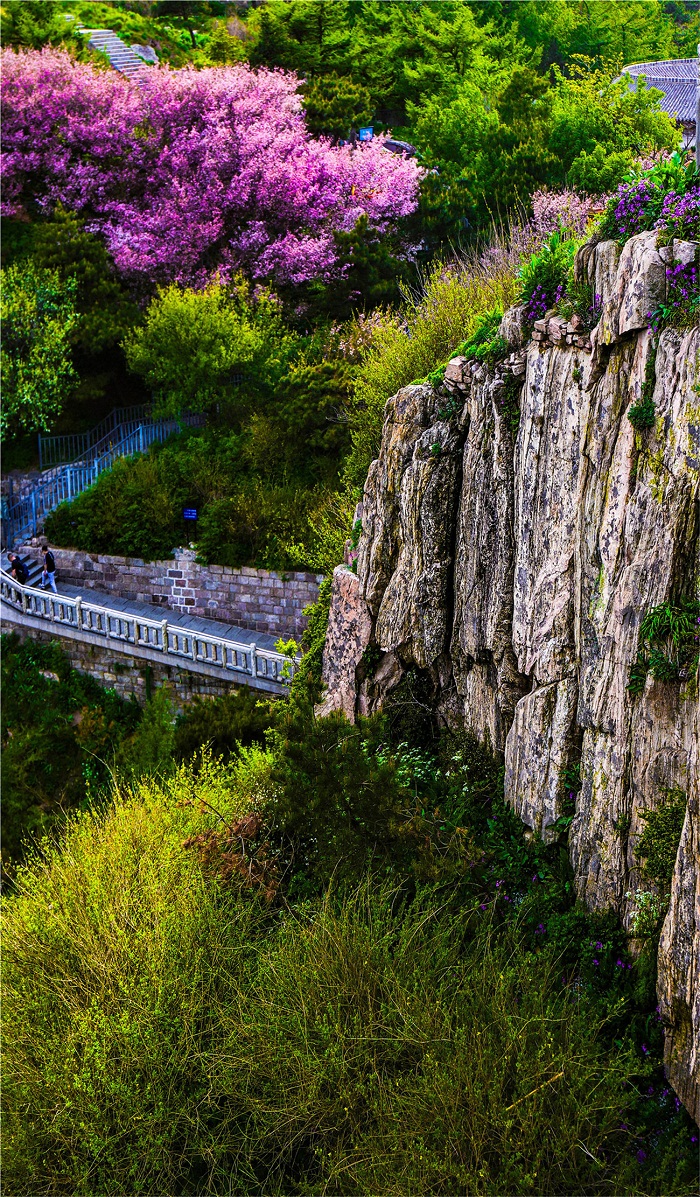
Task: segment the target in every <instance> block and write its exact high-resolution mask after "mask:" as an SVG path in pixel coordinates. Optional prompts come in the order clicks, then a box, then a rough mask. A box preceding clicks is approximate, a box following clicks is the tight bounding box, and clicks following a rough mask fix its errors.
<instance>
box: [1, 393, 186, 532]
mask: <svg viewBox="0 0 700 1197" xmlns="http://www.w3.org/2000/svg"><path fill="white" fill-rule="evenodd" d="M126 411H127V412H130V409H126ZM108 418H109V417H108ZM103 423H104V422H103ZM203 423H204V417H203V416H200V415H183V416H180V418H179V419H177V420H175V419H169V420H143V419H141V420H138V421H137V420H134V419H127V420H125V421H121V422H120V423H118V424H117V425H116V426H115V427H113V428H112V429H111V430H109V431H107V432H106V433H105V432H104V429H103V428H102V426H101V425H98V426H97V428H96V429H93V431H92V433H86V434H85V436H86V437H88V436H89V437H92V438H95V435H96V434H98V433H101V435H99V436H98V437H97V439H93V442H92V444H90V445H86V444H84V445H83V446H82V448H81V449H80V450H79V454H78V456H77V457H76V459H75V460H74V461H71V462H68V463H66V464H65V465H55V466H53V467H52V468H50V469H48V470H46V471H45V477H43V478H40V479H39V480H38V481H37V482H36V483H35V484H34V486H32V487H31V488H30V489H29V490H28V491H25V493H23V494H21V495H18V496H13V495H10V496H9V497H8V498H7V499H6V501H5V502H3V512H2V533H3V541H4V544H5V547H6V548H12V547H14V546H15V545H18V544H21V543H22V542H23V541H24V540H26V539H27V538H28V537H31V536H36V534H37V532H38V531H39V528H40V526H41V524H42V523H43V520H44V518H45V517H46V516H47V515H48V514H49V512H50V511H54V510H55V509H56V507H58V505H59V503H65V502H70V501H71V500H72V499H75V498H76V496H77V495H79V494H81V493H82V492H83V491H84V490H87V488H88V487H89V486H92V484H93V483H94V482H96V481H97V479H98V478H99V476H100V474H101V473H103V471H104V470H108V469H110V467H111V466H112V465H113V464H114V462H115V461H116V460H117V458H118V457H129V456H131V455H132V454H133V453H143V452H145V450H146V449H148V447H149V445H152V444H154V442H156V441H159V442H162V441H164V440H167V438H168V437H169V436H172V434H173V433H174V432H179V431H180V430H181V428H182V427H183V426H188V427H201V426H202V425H203ZM46 439H52V440H57V441H63V440H68V439H70V438H63V437H56V438H46ZM57 451H58V450H57Z"/></svg>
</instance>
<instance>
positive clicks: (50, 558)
mask: <svg viewBox="0 0 700 1197" xmlns="http://www.w3.org/2000/svg"><path fill="white" fill-rule="evenodd" d="M47 582H48V584H49V586H50V587H51V589H52V590H53V592H54V594H58V591H57V590H56V562H55V560H54V555H53V553H52V552H51V549H50V548H49V546H48V545H47V546H46V548H45V549H44V568H43V570H42V573H41V589H42V590H46V583H47Z"/></svg>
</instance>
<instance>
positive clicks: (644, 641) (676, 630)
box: [627, 599, 700, 694]
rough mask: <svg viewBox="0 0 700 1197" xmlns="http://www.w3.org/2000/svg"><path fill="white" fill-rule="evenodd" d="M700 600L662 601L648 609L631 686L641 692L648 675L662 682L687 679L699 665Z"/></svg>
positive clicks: (642, 627) (642, 624) (635, 690)
mask: <svg viewBox="0 0 700 1197" xmlns="http://www.w3.org/2000/svg"><path fill="white" fill-rule="evenodd" d="M699 643H700V602H698V601H697V600H696V599H682V600H681V601H680V603H678V605H676V606H674V605H673V604H672V603H668V602H667V603H660V604H659V605H658V606H657V607H652V608H651V609H650V610H649V611H647V612H646V614H645V616H644V618H643V619H642V622H641V624H640V628H639V649H638V651H637V657H636V660H635V663H634V665H633V667H632V669H631V671H630V680H629V683H628V686H627V689H628V690H629V691H630V692H631V693H632V694H641V692H642V691H643V689H644V686H645V684H646V678H647V674H649V673H650V674H651V676H652V677H653V678H655V679H656V680H657V681H660V682H675V681H683V680H685V679H686V678H688V677H690V676H691V675H692V674H693V672H694V671H695V669H696V668H697V664H698V644H699Z"/></svg>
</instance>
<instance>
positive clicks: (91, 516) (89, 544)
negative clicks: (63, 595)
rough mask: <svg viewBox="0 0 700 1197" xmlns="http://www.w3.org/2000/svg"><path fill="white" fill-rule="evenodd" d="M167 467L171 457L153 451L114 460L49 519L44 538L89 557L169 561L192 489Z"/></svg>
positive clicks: (179, 538) (179, 537) (181, 536)
mask: <svg viewBox="0 0 700 1197" xmlns="http://www.w3.org/2000/svg"><path fill="white" fill-rule="evenodd" d="M171 464H173V458H172V457H169V456H168V455H167V454H164V453H158V452H157V451H156V452H151V453H147V454H141V455H138V456H136V457H131V458H126V457H120V458H118V459H117V460H116V461H115V463H114V465H113V466H112V468H111V469H110V470H107V471H105V473H103V474H101V475H100V477H99V478H98V479H97V481H96V482H95V483H94V484H93V486H91V487H90V488H89V489H88V490H86V491H83V493H82V494H81V495H78V496H77V498H75V499H73V501H72V502H71V503H61V504H60V506H59V507H57V508H56V510H55V511H52V512H51V513H50V514H49V515H48V516H47V518H46V522H45V525H44V529H45V532H46V535H47V537H48V538H49V539H50V540H51V541H52V542H53V544H56V545H61V546H66V547H68V546H69V547H72V548H76V549H85V550H86V551H87V552H91V553H114V554H117V555H119V556H127V557H140V558H142V559H143V560H146V561H153V560H160V559H162V558H166V557H171V556H172V551H173V548H175V547H176V546H177V545H178V544H181V543H182V542H183V539H184V525H183V521H182V508H183V506H184V505H185V504H186V503H187V502H188V496H189V495H190V494H191V491H192V489H193V487H192V482H191V480H188V479H186V478H184V477H182V476H180V477H177V474H178V473H179V471H178V470H176V472H175V476H173V474H172V473H171V472H170V470H169V469H168V466H169V465H171ZM183 464H184V462H183Z"/></svg>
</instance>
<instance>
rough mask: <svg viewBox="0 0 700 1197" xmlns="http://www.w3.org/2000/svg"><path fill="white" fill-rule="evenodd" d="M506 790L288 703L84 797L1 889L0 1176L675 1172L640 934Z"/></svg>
mask: <svg viewBox="0 0 700 1197" xmlns="http://www.w3.org/2000/svg"><path fill="white" fill-rule="evenodd" d="M295 719H297V720H298V719H302V721H303V728H304V736H305V738H304V739H303V740H302V739H299V731H300V730H301V726H302V725H301V724H299V723H297V725H296V727H295V725H294V721H295ZM290 720H291V721H290ZM395 730H398V729H395ZM319 765H321V768H320V769H319ZM302 777H303V789H300V788H299V782H300V779H301V778H302ZM373 793H374V794H375V795H381V798H382V801H381V805H380V806H379V807H378V806H377V805H376V804H375V803H373V801H372V794H373ZM499 794H500V777H499V770H498V766H497V763H490V760H489V757H488V753H486V752H485V751H484V750H483V749H478V748H477V747H476V746H475V745H473V744H471V743H470V742H469V741H464V742H462V743H458V742H454V741H453V742H442V744H439V743H433V746H432V748H431V749H430V750H428V749H426V748H422V749H421V748H420V747H414V748H412V749H411V750H409V749H408V748H407V746H406V745H405V744H403V745H402V744H400V743H399V744H397V743H396V742H395V741H394V742H393V744H392V733H391V732H390V730H389V729H388V727H387V726H386V725H383V724H381V722H377V721H373V722H371V723H368V724H365V725H361V726H360V728H359V729H358V728H352V727H350V725H347V724H345V723H344V722H343V721H342V720H327V721H323V722H321V723H319V724H313V723H311V724H310V723H309V722H308V718H307V717H304V716H303V710H302V708H298V710H297V712H296V714H295V713H294V711H293V710H292V711H291V712H290V713H289V714H288V715H285V716H283V718H282V721H281V723H280V724H279V726H278V731H277V732H276V735H275V737H274V738H273V741H272V746H271V749H270V750H268V751H263V750H262V749H260V748H255V747H253V748H249V749H243V750H241V751H240V753H239V755H238V756H237V757H234V758H232V760H231V761H230V763H229V765H228V766H224V765H223V764H221V763H217V762H216V761H213V760H212V759H210V758H207V757H205V758H204V759H203V760H201V761H200V763H199V765H197V766H196V767H191V766H182V767H181V768H180V769H179V770H178V771H177V772H176V773H175V775H174V776H173V777H172V779H171V780H170V781H168V782H167V783H158V782H155V781H148V780H142V781H141V782H139V783H138V784H137V785H136V786H135V787H134V788H125V787H124V786H118V787H117V789H116V790H115V792H114V793H113V795H112V798H111V800H110V802H109V805H108V807H107V808H106V810H105V811H104V812H99V811H85V812H83V813H82V814H80V815H79V816H77V817H76V818H74V819H73V820H72V821H71V822H70V824H69V827H68V829H67V832H66V834H65V837H64V838H63V840H62V842H61V844H60V846H57V847H51V846H49V845H48V844H46V845H45V846H43V847H42V848H41V850H40V851H38V852H37V853H35V855H34V856H33V858H32V859H31V860H30V862H29V863H28V865H27V866H26V868H24V869H23V870H22V871H21V872H20V873H19V875H18V877H17V880H16V885H15V888H14V892H13V894H12V895H11V897H9V898H8V899H7V900H6V903H5V913H4V945H5V947H4V951H5V958H4V988H5V998H4V1033H5V1037H6V1039H5V1055H4V1077H3V1079H4V1084H3V1100H4V1102H5V1105H6V1110H7V1113H6V1115H5V1151H4V1187H5V1191H6V1192H7V1193H17V1194H19V1193H24V1192H27V1191H28V1189H31V1191H32V1193H38V1194H55V1193H61V1192H70V1193H73V1194H76V1195H80V1194H85V1195H88V1194H90V1195H92V1194H94V1193H97V1192H99V1193H105V1194H108V1193H114V1194H123V1193H125V1192H129V1193H131V1192H134V1193H162V1192H177V1193H179V1194H190V1193H191V1194H196V1193H203V1192H216V1193H222V1192H227V1193H261V1194H262V1193H266V1194H267V1193H277V1194H280V1195H282V1194H289V1193H292V1192H294V1193H297V1192H298V1193H312V1192H314V1193H315V1192H319V1191H320V1190H322V1189H323V1190H324V1191H326V1192H332V1193H339V1194H340V1193H342V1194H353V1193H358V1194H370V1193H371V1194H378V1195H382V1194H387V1195H388V1194H398V1193H402V1194H403V1193H408V1194H418V1193H435V1194H438V1193H444V1192H474V1193H484V1194H487V1193H493V1192H509V1193H511V1192H512V1193H528V1192H534V1193H543V1194H547V1193H549V1194H557V1195H560V1194H567V1193H572V1194H574V1193H575V1194H584V1193H585V1194H590V1193H609V1194H619V1193H621V1192H630V1193H631V1192H635V1193H636V1192H644V1193H659V1194H660V1193H663V1194H670V1193H673V1194H690V1193H691V1192H692V1191H693V1186H694V1175H695V1166H694V1161H695V1155H696V1153H695V1151H694V1148H693V1142H692V1138H691V1131H690V1124H689V1120H688V1118H687V1116H686V1115H685V1114H684V1113H683V1112H679V1110H678V1108H677V1103H676V1102H674V1098H673V1095H672V1094H671V1093H670V1091H669V1090H668V1088H665V1087H664V1085H663V1079H662V1073H661V1071H660V1067H659V1048H660V1042H661V1033H660V1027H659V1026H658V1022H657V1021H655V1018H656V1016H655V1014H654V1001H655V999H654V996H653V975H652V973H653V970H652V969H651V959H652V958H653V957H652V956H651V955H647V954H646V953H645V954H643V955H642V957H641V958H640V959H639V960H638V961H637V963H636V964H632V963H631V962H630V959H629V957H628V956H627V954H626V951H625V947H624V940H623V937H622V936H621V934H620V932H619V930H617V929H616V927H615V925H614V923H613V921H612V920H610V919H609V918H606V917H598V918H596V917H593V916H588V915H586V914H584V913H583V912H582V911H579V910H577V909H576V908H575V907H574V905H573V902H572V899H571V896H570V881H569V876H568V866H567V864H566V852H565V850H563V851H562V850H561V849H559V848H551V849H545V848H543V847H542V846H541V845H540V846H539V847H531V848H528V847H526V846H525V844H524V843H523V841H522V837H521V832H520V829H519V827H518V826H517V825H516V824H517V821H516V820H515V819H514V817H513V816H512V815H510V814H509V813H508V812H507V811H506V809H505V808H504V807H503V804H502V800H501V798H500V796H499Z"/></svg>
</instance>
